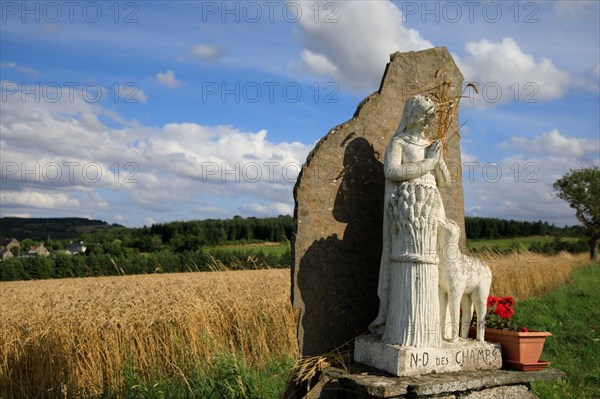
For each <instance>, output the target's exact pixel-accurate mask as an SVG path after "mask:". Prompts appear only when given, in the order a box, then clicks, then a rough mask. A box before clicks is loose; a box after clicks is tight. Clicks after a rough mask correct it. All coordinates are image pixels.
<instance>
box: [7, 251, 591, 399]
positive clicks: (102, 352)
mask: <svg viewBox="0 0 600 399" xmlns="http://www.w3.org/2000/svg"><path fill="white" fill-rule="evenodd" d="M585 260H586V258H585V255H582V256H576V257H574V256H572V255H568V254H560V255H558V256H555V257H545V256H541V255H535V254H529V253H525V254H514V255H509V256H488V258H487V259H486V261H487V263H488V264H489V265H490V267H491V268H492V271H493V273H494V281H493V286H492V291H493V293H494V294H496V295H512V296H514V297H516V298H519V299H523V298H526V297H528V296H532V295H538V294H540V293H542V292H545V291H548V290H551V289H553V288H555V287H557V286H559V285H561V284H564V283H565V282H566V281H568V280H569V277H570V275H571V271H572V269H573V268H574V267H576V266H578V265H580V264H582V263H584V262H585ZM289 289H290V288H289V270H253V271H236V272H214V273H186V274H165V275H150V276H126V277H103V278H82V279H64V280H46V281H33V282H4V283H0V314H1V315H2V316H1V317H2V318H1V323H0V397H4V398H36V397H59V398H62V397H80V396H82V395H84V394H94V393H99V392H102V390H103V389H104V388H113V389H116V388H118V387H120V386H121V384H122V382H123V379H124V376H125V373H126V372H127V369H130V370H134V371H135V372H136V373H137V374H139V375H141V376H142V377H145V378H147V379H148V380H149V381H151V380H152V378H153V376H156V375H170V376H172V377H174V378H180V379H181V380H182V382H183V383H187V378H189V376H190V374H191V373H192V374H193V370H198V369H199V368H202V367H203V366H206V365H207V364H209V363H210V362H211V361H212V360H213V359H214V358H215V357H218V356H222V355H223V354H233V355H235V356H237V357H238V358H243V359H244V360H245V361H246V362H247V364H249V365H250V366H260V365H262V364H265V363H266V362H268V361H269V360H270V359H273V358H275V357H279V356H292V357H295V356H297V354H298V350H297V347H296V336H295V334H296V326H295V321H294V320H295V319H294V313H293V311H292V308H291V306H290V302H289ZM317 360H318V359H317ZM315 362H316V360H315V359H313V363H315ZM304 366H305V369H306V371H307V372H308V373H311V372H312V371H311V370H313V369H315V368H316V369H319V368H320V366H321V364H318V362H317V363H315V364H312V363H310V362H308V363H306V364H304Z"/></svg>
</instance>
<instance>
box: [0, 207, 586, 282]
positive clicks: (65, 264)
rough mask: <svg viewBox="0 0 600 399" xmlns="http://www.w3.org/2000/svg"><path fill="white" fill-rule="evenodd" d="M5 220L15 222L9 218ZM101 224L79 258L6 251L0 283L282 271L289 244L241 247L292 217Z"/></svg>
mask: <svg viewBox="0 0 600 399" xmlns="http://www.w3.org/2000/svg"><path fill="white" fill-rule="evenodd" d="M38 222H39V221H38ZM38 222H36V223H37V224H38V225H43V223H38ZM11 223H13V225H14V224H15V221H11ZM57 223H58V221H57V220H53V226H54V227H53V229H55V228H56V224H57ZM68 223H69V225H74V224H76V221H74V220H69V221H68ZM102 223H103V228H101V229H97V228H95V229H93V230H92V231H89V230H86V229H83V230H81V229H80V230H81V231H82V232H81V233H79V234H78V236H77V238H76V239H77V241H84V242H85V245H86V247H87V249H86V251H85V253H84V254H78V255H66V254H64V252H63V250H64V249H65V248H66V247H67V244H68V243H69V240H64V239H63V240H58V239H52V236H50V238H49V239H47V240H46V241H45V246H46V248H48V249H49V250H50V252H51V254H52V256H49V257H31V258H24V257H19V255H20V254H23V253H25V251H26V250H27V249H28V248H29V247H30V246H32V245H34V244H37V242H36V241H34V240H32V239H29V238H27V239H25V240H22V241H21V248H20V249H18V250H15V248H13V249H12V251H14V254H15V257H13V258H11V259H7V260H4V261H2V262H0V281H7V280H30V279H45V278H62V277H86V276H114V275H123V274H126V275H129V274H144V273H160V272H162V273H171V272H186V271H210V270H223V269H228V270H238V269H254V268H267V267H272V268H282V267H289V266H290V265H291V250H290V248H289V246H288V247H287V249H285V248H281V247H280V249H285V250H282V251H274V252H272V251H266V250H264V248H263V247H261V246H254V247H253V246H245V245H243V244H250V243H261V242H275V243H277V242H279V243H287V242H289V240H291V238H292V235H293V232H294V219H293V218H292V217H291V216H283V215H280V216H278V217H270V218H255V217H248V218H243V217H241V216H235V217H234V218H232V219H225V220H221V219H208V220H194V221H175V222H169V223H157V224H153V225H151V226H150V227H148V226H144V227H141V228H126V227H122V226H109V225H107V224H105V223H104V222H102ZM94 224H95V225H98V224H97V223H94ZM465 224H466V234H467V238H469V239H493V238H509V237H512V238H514V237H525V236H532V235H540V236H547V235H552V236H556V237H561V236H564V237H566V236H570V237H573V236H580V235H581V234H582V231H583V230H582V228H581V227H577V226H574V227H563V228H559V227H556V226H553V225H550V224H548V223H547V222H542V221H538V222H523V221H514V220H502V219H495V218H480V217H467V218H466V219H465ZM29 225H31V223H29ZM86 231H88V232H86ZM0 238H2V239H3V238H5V237H0ZM232 243H237V244H240V247H239V248H238V249H234V250H232V249H231V248H229V249H227V250H226V249H224V248H223V247H221V246H222V245H223V244H232ZM538 247H539V248H538ZM538 247H536V246H535V245H533V246H532V247H530V248H528V249H530V250H534V251H536V252H542V253H548V254H551V253H555V252H556V251H559V250H572V251H576V250H579V248H580V247H581V245H579V244H577V245H575V244H571V243H568V242H565V241H561V240H560V239H557V240H555V241H554V242H552V243H550V244H548V243H546V244H544V245H542V244H540V245H539V246H538ZM514 249H515V250H522V249H523V248H514Z"/></svg>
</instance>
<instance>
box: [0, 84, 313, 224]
mask: <svg viewBox="0 0 600 399" xmlns="http://www.w3.org/2000/svg"><path fill="white" fill-rule="evenodd" d="M100 117H103V118H107V119H110V120H111V121H112V123H111V126H110V127H109V126H107V125H105V124H103V123H102V122H101V121H100ZM115 125H117V127H114V126H115ZM0 129H1V131H2V137H1V140H2V143H1V151H2V153H1V156H2V162H3V165H2V168H3V170H2V179H3V181H2V201H1V204H0V206H1V211H2V213H3V214H6V213H7V211H10V212H11V213H30V214H32V215H33V216H49V215H53V216H56V215H64V216H68V215H73V213H74V212H75V213H77V214H84V213H85V214H90V215H93V217H95V218H100V219H105V220H109V221H111V220H114V221H119V222H120V223H123V224H125V225H141V224H143V223H146V224H147V220H145V218H147V217H148V215H151V216H152V218H154V219H155V220H173V219H175V218H181V216H180V215H182V214H188V215H193V216H190V217H191V218H193V217H196V218H200V217H206V216H207V215H205V214H196V213H194V211H195V210H197V209H208V208H211V209H213V211H211V214H216V213H218V212H216V211H214V209H221V210H222V211H221V212H222V214H230V215H234V214H236V213H240V209H241V210H243V211H244V213H246V214H253V212H256V214H257V215H258V214H260V215H266V214H268V213H269V212H272V214H280V213H291V212H292V207H293V202H292V195H291V194H292V186H293V184H294V182H295V178H296V177H297V174H298V172H299V170H300V167H301V165H302V163H304V161H305V159H306V155H307V154H308V152H309V150H310V149H311V148H312V146H311V145H306V144H302V143H299V142H279V143H276V142H273V141H270V140H269V139H268V133H267V131H266V130H259V131H257V132H245V131H240V130H238V129H236V128H234V127H232V126H227V125H221V126H205V125H200V124H196V123H172V124H166V125H164V126H162V127H146V126H140V125H139V124H137V123H134V122H130V121H126V120H124V119H123V118H122V117H120V116H119V115H116V114H114V112H110V111H108V110H106V109H105V108H103V107H102V106H101V105H100V103H96V104H90V103H86V102H85V101H83V100H82V99H81V98H79V97H76V98H75V101H73V102H70V101H69V98H68V96H65V97H64V98H62V99H61V101H58V102H56V103H50V102H44V101H41V102H35V101H25V102H23V101H21V97H20V96H19V95H10V96H7V97H6V102H5V103H3V107H2V119H1V120H0ZM248 204H249V205H248Z"/></svg>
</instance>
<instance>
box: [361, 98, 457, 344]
mask: <svg viewBox="0 0 600 399" xmlns="http://www.w3.org/2000/svg"><path fill="white" fill-rule="evenodd" d="M434 117H435V105H434V103H433V102H432V101H431V100H430V99H428V98H426V97H424V96H421V95H418V96H415V97H413V98H410V99H409V100H408V101H407V102H406V104H405V106H404V113H403V115H402V119H401V121H400V125H399V127H398V129H397V131H396V133H395V134H394V136H393V137H392V139H391V140H390V143H389V145H388V147H387V149H386V152H385V159H384V165H383V167H384V174H385V179H386V182H385V194H384V195H385V197H384V201H385V202H384V215H383V251H382V256H381V266H380V271H379V285H378V289H377V293H378V295H379V299H380V305H379V313H378V315H377V318H376V319H375V321H373V323H371V325H370V326H369V330H370V331H371V332H373V333H375V334H379V335H382V340H383V341H384V342H386V343H390V344H399V345H402V346H415V347H438V346H440V345H441V344H442V342H441V341H442V340H441V328H440V324H439V322H440V319H439V300H438V256H437V230H438V221H439V220H440V219H445V212H444V207H443V203H442V200H441V197H440V194H439V191H438V186H440V187H443V186H445V185H447V184H448V183H449V181H450V176H449V173H448V169H447V167H446V164H445V163H444V160H443V158H442V145H441V143H440V142H439V141H434V142H432V141H431V140H429V139H428V138H427V136H426V133H427V128H428V126H429V124H430V123H431V122H432V120H433V118H434Z"/></svg>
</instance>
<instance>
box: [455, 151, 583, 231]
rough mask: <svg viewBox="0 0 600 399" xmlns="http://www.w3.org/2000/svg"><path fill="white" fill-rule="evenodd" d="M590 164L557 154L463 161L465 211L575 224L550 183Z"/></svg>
mask: <svg viewBox="0 0 600 399" xmlns="http://www.w3.org/2000/svg"><path fill="white" fill-rule="evenodd" d="M589 166H591V164H590V163H589V161H585V160H581V159H579V158H573V157H570V156H557V155H549V156H544V155H538V156H535V157H528V158H526V157H524V156H522V155H517V156H509V157H506V158H502V159H499V160H497V161H495V162H481V161H471V163H469V164H463V191H464V195H465V214H466V215H467V216H484V217H497V218H501V219H515V220H540V219H541V220H546V221H549V222H551V223H555V224H557V225H559V226H563V225H565V224H568V225H572V224H577V223H578V222H577V220H576V218H575V213H574V211H573V210H572V209H571V208H569V206H568V204H567V203H566V202H565V201H562V200H560V199H558V198H556V197H555V190H554V188H553V187H552V185H553V183H554V182H555V181H556V180H557V179H559V178H560V177H561V176H563V175H564V174H565V173H566V172H568V171H569V170H570V169H574V168H581V167H589Z"/></svg>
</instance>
